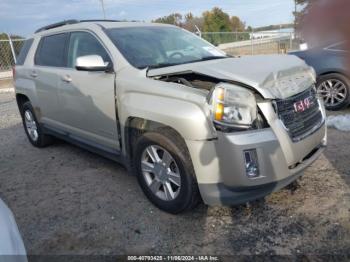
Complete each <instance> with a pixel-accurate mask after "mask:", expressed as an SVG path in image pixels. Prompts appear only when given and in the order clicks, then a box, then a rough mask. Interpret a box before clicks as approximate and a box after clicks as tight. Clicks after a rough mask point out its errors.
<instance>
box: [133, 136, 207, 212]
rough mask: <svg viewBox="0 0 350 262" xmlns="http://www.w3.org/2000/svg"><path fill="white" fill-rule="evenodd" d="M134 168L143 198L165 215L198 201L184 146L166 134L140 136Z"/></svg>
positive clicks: (190, 164) (188, 158)
mask: <svg viewBox="0 0 350 262" xmlns="http://www.w3.org/2000/svg"><path fill="white" fill-rule="evenodd" d="M134 156H135V157H134V167H135V169H136V174H137V178H138V181H139V184H140V186H141V188H142V190H143V192H144V193H145V195H146V196H147V198H148V199H149V200H150V201H151V202H152V203H153V204H154V205H156V206H157V207H158V208H160V209H162V210H164V211H167V212H169V213H173V214H176V213H180V212H183V211H185V210H190V209H192V208H194V207H195V206H196V205H197V204H198V203H199V201H200V196H199V191H198V186H197V183H196V179H195V175H194V170H193V166H192V163H191V160H190V159H191V158H190V157H189V154H188V151H187V148H186V146H185V143H184V142H183V141H182V139H180V138H179V137H178V136H177V134H176V133H175V134H173V132H172V131H171V130H170V131H169V130H165V131H164V130H162V132H161V133H156V132H150V133H146V134H144V135H142V136H141V137H140V138H139V139H138V140H137V142H136V146H135V150H134Z"/></svg>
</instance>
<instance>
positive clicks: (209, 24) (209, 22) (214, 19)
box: [203, 7, 231, 32]
mask: <svg viewBox="0 0 350 262" xmlns="http://www.w3.org/2000/svg"><path fill="white" fill-rule="evenodd" d="M203 18H204V25H203V31H204V32H230V31H231V23H230V16H229V15H228V14H227V13H225V12H224V11H222V9H221V8H218V7H214V8H213V9H212V10H211V11H206V12H204V13H203Z"/></svg>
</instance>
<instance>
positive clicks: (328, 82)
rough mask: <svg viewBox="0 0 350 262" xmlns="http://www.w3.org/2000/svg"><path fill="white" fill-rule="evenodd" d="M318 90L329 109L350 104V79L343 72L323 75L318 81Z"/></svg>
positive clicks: (337, 108) (340, 107) (336, 108)
mask: <svg viewBox="0 0 350 262" xmlns="http://www.w3.org/2000/svg"><path fill="white" fill-rule="evenodd" d="M317 92H318V94H319V95H320V96H321V97H322V98H323V101H324V105H325V107H326V109H328V110H339V109H342V108H345V107H347V106H348V105H349V104H350V81H349V79H347V78H346V77H345V76H343V75H341V74H336V73H333V74H328V75H324V76H321V77H320V79H319V80H318V81H317Z"/></svg>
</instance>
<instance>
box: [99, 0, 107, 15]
mask: <svg viewBox="0 0 350 262" xmlns="http://www.w3.org/2000/svg"><path fill="white" fill-rule="evenodd" d="M100 1H101V5H102V12H103V19H106V11H105V3H104V2H103V0H100Z"/></svg>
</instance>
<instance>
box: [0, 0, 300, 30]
mask: <svg viewBox="0 0 350 262" xmlns="http://www.w3.org/2000/svg"><path fill="white" fill-rule="evenodd" d="M104 2H105V8H106V14H107V18H108V19H118V20H123V19H127V20H144V21H150V20H152V19H155V18H157V17H160V16H165V15H168V14H170V13H174V12H179V13H183V14H184V13H188V12H192V13H193V14H195V15H200V14H201V13H202V12H203V11H205V10H209V9H211V8H213V7H214V6H218V7H220V8H222V9H223V10H224V11H225V12H227V13H229V14H230V15H236V16H239V17H240V18H241V19H242V20H243V21H245V22H246V24H247V25H251V26H253V27H257V26H265V25H270V24H279V23H289V22H292V21H293V16H292V11H293V9H294V0H267V1H262V0H104ZM102 17H103V13H102V8H101V4H100V0H0V32H1V31H6V32H9V33H11V34H19V35H23V36H28V35H30V34H31V33H32V32H33V31H35V29H37V28H39V27H41V26H44V25H47V24H50V23H54V22H57V21H61V20H65V19H73V18H74V19H91V18H102Z"/></svg>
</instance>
